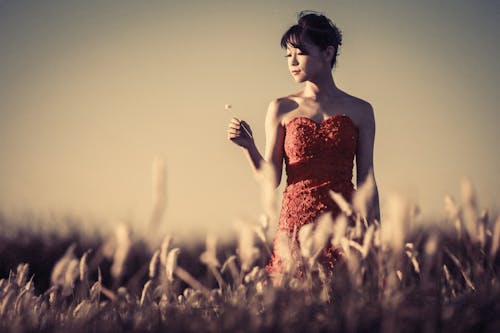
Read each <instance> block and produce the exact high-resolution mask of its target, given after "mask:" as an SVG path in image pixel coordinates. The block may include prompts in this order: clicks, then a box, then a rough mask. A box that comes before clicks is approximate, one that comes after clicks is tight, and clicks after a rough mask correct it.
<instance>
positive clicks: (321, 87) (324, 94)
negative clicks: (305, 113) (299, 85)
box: [303, 72, 339, 100]
mask: <svg viewBox="0 0 500 333" xmlns="http://www.w3.org/2000/svg"><path fill="white" fill-rule="evenodd" d="M303 92H304V97H307V98H311V99H314V100H321V99H325V98H331V97H333V96H335V95H338V92H339V89H338V88H337V86H336V85H335V81H334V80H333V75H332V73H331V72H329V73H328V74H327V75H325V76H323V77H319V78H316V79H314V80H310V81H306V84H305V87H304V90H303Z"/></svg>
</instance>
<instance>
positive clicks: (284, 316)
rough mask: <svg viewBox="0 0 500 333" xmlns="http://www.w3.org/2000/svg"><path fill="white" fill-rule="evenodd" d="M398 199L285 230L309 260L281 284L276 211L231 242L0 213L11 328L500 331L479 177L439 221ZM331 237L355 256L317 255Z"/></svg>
mask: <svg viewBox="0 0 500 333" xmlns="http://www.w3.org/2000/svg"><path fill="white" fill-rule="evenodd" d="M387 203H388V204H387V207H386V208H387V209H386V212H385V215H384V216H383V221H382V225H381V224H380V223H379V222H378V221H374V222H373V223H368V221H367V220H366V218H364V216H363V214H362V212H363V209H359V205H358V206H356V205H355V206H353V207H347V208H345V210H344V213H343V214H342V215H340V216H339V217H338V218H337V219H335V220H331V219H328V218H323V219H320V220H319V221H318V223H317V224H316V225H317V226H316V227H313V225H311V226H310V228H303V229H304V230H303V231H302V232H301V234H300V235H299V238H300V244H301V246H300V248H297V244H294V243H290V242H289V241H286V240H285V238H284V237H281V236H279V235H278V237H277V241H278V242H279V248H280V249H281V250H280V251H281V255H282V256H283V258H285V259H286V258H291V253H292V250H293V249H294V246H295V247H296V250H297V251H299V253H300V254H301V258H300V262H296V261H291V260H289V261H286V260H285V267H286V272H285V273H284V274H283V275H282V277H281V279H280V280H276V281H275V285H273V283H272V281H271V280H270V279H269V276H268V275H267V273H266V271H265V270H264V268H263V267H264V265H265V264H266V263H267V262H268V260H269V257H270V248H271V245H272V244H271V242H270V241H269V240H268V234H269V230H268V223H267V221H266V219H265V218H264V219H263V220H262V221H261V222H260V223H254V224H250V223H249V224H242V225H241V226H240V231H241V232H239V235H238V237H235V239H234V241H231V242H228V243H225V244H220V243H219V244H217V240H216V239H215V238H213V237H210V236H209V237H207V240H206V243H205V244H203V243H197V244H189V243H183V242H176V240H175V237H171V235H165V236H164V238H163V239H162V240H161V241H157V242H155V241H151V239H148V237H146V236H143V235H138V234H135V235H134V234H133V233H132V232H131V231H130V228H128V227H127V226H126V225H120V226H117V227H116V229H115V230H112V231H111V232H109V233H108V234H100V233H97V232H95V233H89V232H85V233H84V232H82V231H81V230H80V229H79V228H78V227H76V225H78V224H79V223H78V221H76V220H75V221H73V222H71V221H67V225H73V226H75V227H67V228H66V229H65V231H64V232H61V231H60V230H57V229H43V230H42V229H33V228H30V223H23V225H24V227H21V226H19V223H18V221H13V220H9V219H7V218H6V217H5V216H3V215H2V216H0V228H1V234H0V278H1V280H0V331H2V332H8V331H16V332H33V331H37V332H54V331H55V332H68V331H71V332H118V331H120V332H125V331H134V332H144V331H147V332H160V331H162V332H164V331H172V332H200V331H201V332H236V331H240V332H306V331H307V332H451V331H453V332H500V303H499V302H498V300H499V299H500V285H499V282H500V280H499V277H500V272H499V267H500V266H499V264H500V255H499V251H498V248H499V242H500V218H499V217H498V216H496V215H497V214H496V213H493V214H492V213H491V212H488V210H485V209H480V208H479V206H478V203H477V199H476V194H475V193H474V191H473V188H472V187H471V184H469V183H464V184H463V188H462V200H461V202H460V203H457V202H455V201H454V200H453V199H452V198H451V197H446V198H445V211H446V217H445V218H436V220H435V221H425V223H415V217H416V216H417V215H418V208H416V206H415V205H413V204H412V203H411V202H407V201H405V200H404V198H401V197H397V196H395V197H392V198H389V200H388V201H387ZM351 208H352V211H350V209H351ZM365 211H366V210H365ZM25 222H26V221H25ZM39 224H40V223H39ZM41 225H43V221H42V223H41ZM327 243H331V244H332V245H334V246H336V247H338V248H340V249H341V250H342V253H343V258H344V259H343V260H342V261H341V262H340V263H339V265H338V266H337V267H336V270H335V272H334V275H333V277H329V276H328V275H327V274H325V272H324V271H323V269H322V267H321V266H320V265H319V264H318V262H317V260H316V255H315V254H316V253H317V252H318V249H321V248H322V247H323V246H325V245H326V244H327ZM298 263H300V264H301V265H302V267H303V269H304V277H303V278H302V279H297V278H296V275H295V271H296V269H297V264H298Z"/></svg>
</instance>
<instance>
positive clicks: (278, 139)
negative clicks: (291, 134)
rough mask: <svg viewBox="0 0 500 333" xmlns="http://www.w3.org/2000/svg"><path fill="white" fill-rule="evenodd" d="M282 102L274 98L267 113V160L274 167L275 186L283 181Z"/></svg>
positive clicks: (283, 139) (283, 133) (283, 135)
mask: <svg viewBox="0 0 500 333" xmlns="http://www.w3.org/2000/svg"><path fill="white" fill-rule="evenodd" d="M281 112H282V111H281V104H280V101H279V100H273V101H271V103H269V106H268V108H267V114H266V121H265V129H266V150H265V160H266V161H268V162H270V163H271V165H272V167H273V173H274V175H275V176H276V177H275V180H274V184H273V186H274V188H276V187H278V186H279V185H280V182H281V171H282V170H283V151H284V142H285V129H284V128H283V125H281V119H280V114H281Z"/></svg>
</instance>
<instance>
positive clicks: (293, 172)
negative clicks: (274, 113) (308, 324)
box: [266, 114, 358, 277]
mask: <svg viewBox="0 0 500 333" xmlns="http://www.w3.org/2000/svg"><path fill="white" fill-rule="evenodd" d="M357 136H358V132H357V128H356V126H355V125H354V123H353V122H352V119H351V118H349V117H348V116H347V115H345V114H336V115H333V116H331V117H329V118H327V119H325V120H323V121H322V122H321V123H317V122H315V121H314V120H312V119H310V118H307V117H296V118H293V119H292V120H291V121H289V122H288V123H287V124H286V125H285V142H284V152H285V156H284V158H285V167H286V174H287V187H286V188H285V190H284V191H283V199H282V204H281V211H280V216H279V223H278V231H279V232H280V231H281V232H286V233H287V235H288V236H289V237H290V239H292V238H293V237H294V229H295V228H296V229H297V232H296V234H295V240H296V241H297V244H299V240H298V230H299V229H300V227H301V226H303V225H304V224H307V223H312V222H314V221H315V220H316V219H317V217H318V216H319V215H321V214H322V213H325V212H331V214H332V218H335V217H336V216H337V215H338V214H339V213H340V208H339V207H338V206H337V204H336V203H335V202H334V201H333V199H332V198H331V197H330V194H329V190H334V191H335V192H340V193H341V194H342V196H343V197H344V198H345V199H346V200H348V201H349V202H350V201H351V200H352V196H353V194H354V191H355V190H354V185H353V183H352V175H353V174H352V172H353V166H354V155H355V153H356V143H357ZM276 244H277V236H276V237H275V238H274V253H273V256H272V258H271V260H270V262H269V263H268V264H267V266H266V270H267V271H268V272H269V274H270V275H271V276H276V275H278V274H280V273H282V271H283V262H282V259H281V258H280V256H279V253H278V250H277V249H278V247H277V245H276ZM299 245H300V244H299ZM340 255H341V254H340V251H339V250H338V249H334V248H332V247H331V246H329V247H326V248H324V249H323V252H322V254H321V255H320V256H319V258H318V261H319V262H320V263H321V264H323V265H324V267H325V268H327V272H328V273H330V274H331V271H332V269H333V268H334V267H335V263H336V262H337V261H338V260H339V259H340ZM292 257H293V258H294V259H295V260H298V259H299V258H300V254H299V253H297V251H293V249H292ZM298 276H299V277H301V276H302V270H301V268H300V266H299V271H298Z"/></svg>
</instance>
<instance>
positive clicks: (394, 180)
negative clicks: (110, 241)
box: [0, 0, 500, 234]
mask: <svg viewBox="0 0 500 333" xmlns="http://www.w3.org/2000/svg"><path fill="white" fill-rule="evenodd" d="M302 9H313V10H318V11H321V12H323V13H325V14H326V15H327V16H329V17H330V18H331V19H332V20H333V21H334V22H335V23H336V24H337V25H338V26H339V28H340V29H341V30H342V32H343V38H344V43H343V46H342V47H341V49H340V56H339V58H338V66H337V68H336V70H335V71H334V78H335V81H336V83H337V85H338V86H339V87H340V88H341V89H343V90H345V91H347V92H348V93H350V94H352V95H355V96H357V97H360V98H362V99H365V100H367V101H369V102H370V103H371V104H372V106H373V107H374V110H375V119H376V124H377V133H376V139H375V156H374V163H375V176H376V180H377V184H378V189H379V193H380V198H381V205H382V218H383V207H384V198H385V196H386V194H388V193H389V192H391V191H394V190H403V191H410V192H412V193H414V195H415V197H416V198H417V200H418V203H419V204H420V206H421V208H422V213H423V214H429V215H436V214H438V215H439V214H441V212H442V207H443V196H444V195H445V194H446V193H450V194H451V195H453V196H454V197H455V198H459V182H460V177H462V176H468V177H470V179H471V180H472V181H473V183H474V184H475V186H476V188H477V191H478V193H479V202H480V205H481V206H483V207H493V206H494V205H495V206H497V207H498V203H499V201H500V200H499V198H500V195H499V189H500V157H499V155H498V153H497V151H498V148H497V145H498V134H497V133H498V130H497V127H498V124H500V115H499V112H498V111H499V110H498V106H497V103H498V102H497V101H498V85H499V80H498V77H499V65H498V60H497V59H498V57H499V46H498V45H499V35H498V31H499V26H498V23H497V22H498V21H499V20H498V19H499V17H498V13H499V12H500V8H499V5H498V3H497V4H495V2H494V1H480V2H472V1H451V0H449V1H441V2H439V4H437V3H436V2H435V1H262V2H248V1H241V2H237V1H194V2H193V1H184V2H179V3H174V2H168V1H146V2H142V1H104V2H102V1H81V2H66V1H44V2H39V1H14V0H10V1H2V2H0V45H1V47H0V78H1V79H0V133H1V136H2V137H1V140H0V159H1V161H2V162H1V164H0V184H1V187H0V207H2V208H3V210H4V211H16V210H18V209H24V208H29V209H33V210H35V211H38V212H40V214H42V212H47V211H52V212H72V213H74V214H77V215H80V216H83V217H85V216H89V217H90V216H92V217H97V218H105V219H106V220H107V221H109V223H115V222H117V221H120V220H125V221H131V222H133V223H135V224H136V225H144V224H145V223H146V222H147V220H148V219H149V215H150V211H151V200H152V199H151V164H152V161H153V159H154V157H155V156H164V157H165V160H166V164H167V184H168V188H167V197H168V202H167V213H166V217H165V221H164V223H165V225H166V226H167V227H168V228H169V229H171V230H178V231H179V232H181V231H182V232H197V231H199V232H203V231H205V230H209V231H211V232H214V233H219V234H222V233H226V232H227V231H232V224H233V221H234V219H235V218H236V217H246V218H255V217H257V216H258V215H259V214H260V212H261V207H260V201H259V200H260V199H259V197H258V194H259V192H258V187H257V183H256V182H255V181H254V179H253V176H252V173H251V169H250V167H249V165H248V162H247V161H246V159H245V158H244V155H243V154H242V152H241V151H240V149H239V148H238V147H236V146H235V145H233V144H231V143H230V142H229V141H227V139H226V126H227V123H228V121H229V119H230V117H231V116H232V115H233V114H236V115H237V116H238V117H240V118H242V119H245V120H246V121H247V122H248V123H250V124H251V126H252V128H253V131H254V133H255V137H256V142H257V145H258V147H259V148H260V149H261V150H263V149H264V144H265V142H264V115H265V112H266V108H267V105H268V103H269V101H271V100H272V99H274V98H276V97H279V96H283V95H286V94H288V93H290V92H292V91H294V90H297V89H298V88H299V87H300V86H299V85H297V84H296V83H295V82H294V81H293V80H292V78H291V77H290V75H289V73H288V72H287V68H286V60H285V58H284V57H283V55H284V51H283V50H281V49H280V47H279V40H280V37H281V35H282V33H283V32H284V31H285V30H286V29H287V28H288V27H289V26H290V25H292V24H294V22H295V19H296V14H297V12H299V11H300V10H302ZM226 103H231V104H232V105H233V112H234V113H233V114H230V113H228V112H227V111H225V110H224V104H226ZM284 182H285V178H283V179H282V183H284ZM282 190H283V185H282V186H281V187H280V188H279V189H278V191H279V193H280V195H281V191H282Z"/></svg>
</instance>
